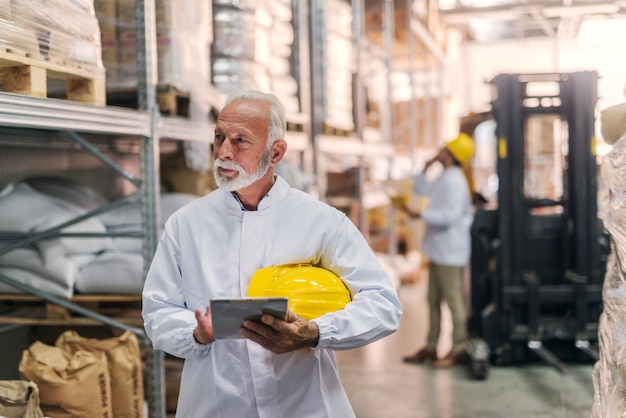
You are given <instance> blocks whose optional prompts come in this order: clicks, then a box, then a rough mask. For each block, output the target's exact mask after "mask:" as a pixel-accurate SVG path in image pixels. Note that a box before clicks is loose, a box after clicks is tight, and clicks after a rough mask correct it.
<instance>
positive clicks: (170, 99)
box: [107, 84, 191, 117]
mask: <svg viewBox="0 0 626 418" xmlns="http://www.w3.org/2000/svg"><path fill="white" fill-rule="evenodd" d="M156 96H157V104H158V105H159V111H160V112H161V114H162V115H166V116H183V117H189V106H190V102H191V94H190V93H189V92H184V91H181V90H179V89H178V88H176V87H174V86H172V85H169V84H163V85H158V86H157V88H156ZM107 104H109V105H111V106H122V107H128V108H131V109H137V108H138V107H139V104H138V98H137V88H135V87H115V86H112V87H111V86H110V87H108V88H107Z"/></svg>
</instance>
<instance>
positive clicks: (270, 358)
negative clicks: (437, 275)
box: [143, 91, 401, 418]
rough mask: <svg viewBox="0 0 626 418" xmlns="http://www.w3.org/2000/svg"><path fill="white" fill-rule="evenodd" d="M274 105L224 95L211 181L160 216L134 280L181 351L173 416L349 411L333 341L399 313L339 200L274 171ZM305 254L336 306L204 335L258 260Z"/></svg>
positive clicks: (355, 343) (383, 325)
mask: <svg viewBox="0 0 626 418" xmlns="http://www.w3.org/2000/svg"><path fill="white" fill-rule="evenodd" d="M285 126H286V122H285V111H284V108H283V106H282V105H281V104H280V102H279V101H278V100H277V99H276V98H275V97H274V96H273V95H270V94H264V93H260V92H257V91H248V92H244V93H239V94H235V95H232V96H231V97H229V99H228V100H227V104H226V105H225V106H224V108H223V109H222V111H221V112H220V114H219V117H218V120H217V124H216V128H215V138H214V157H215V164H214V174H215V180H216V184H217V185H218V189H217V190H215V191H213V192H212V193H210V194H209V195H207V196H205V197H203V198H201V199H198V200H197V201H194V202H192V203H190V204H188V205H187V206H185V207H183V208H182V209H180V210H179V211H178V212H177V213H175V214H174V215H173V216H171V217H170V218H169V220H168V221H167V223H166V225H165V229H164V232H163V236H162V238H161V240H160V242H159V245H158V247H157V251H156V253H155V255H154V259H153V261H152V264H151V267H150V270H149V273H148V276H147V278H146V283H145V287H144V291H143V317H144V321H145V329H146V332H147V334H148V336H149V337H150V339H151V340H152V342H153V345H154V348H155V349H158V350H163V351H165V352H167V353H170V354H171V355H174V356H176V357H180V358H183V359H185V364H184V368H183V374H182V381H181V387H180V394H179V401H178V407H177V414H176V416H177V417H193V418H198V417H218V416H219V417H272V418H273V417H307V418H310V417H341V418H345V417H351V416H354V413H353V411H352V407H351V406H350V403H349V400H348V398H347V396H346V394H345V392H344V390H343V388H342V386H341V382H340V379H339V375H338V371H337V365H336V362H335V357H334V354H333V350H348V349H352V348H357V347H361V346H363V345H366V344H368V343H371V342H373V341H376V340H378V339H380V338H382V337H384V336H386V335H388V334H390V333H392V332H394V331H395V330H396V329H397V327H398V324H399V320H400V317H401V306H400V302H399V300H398V297H397V293H396V291H395V288H394V286H393V284H392V282H391V280H390V279H389V277H388V275H387V274H386V272H385V271H384V270H383V268H382V266H381V264H380V263H379V262H378V260H377V259H376V257H375V256H374V254H373V253H372V251H371V249H370V247H369V246H368V244H367V242H366V241H365V239H364V238H363V236H362V235H361V234H360V232H359V231H358V229H357V228H356V227H355V226H354V225H353V224H352V223H351V221H350V220H349V219H348V218H347V217H346V216H345V215H344V214H343V213H341V212H340V211H338V210H336V209H334V208H332V207H330V206H328V205H326V204H324V203H322V202H320V201H318V200H316V199H314V198H313V197H311V196H310V195H308V194H306V193H304V192H302V191H299V190H296V189H293V188H290V187H289V186H288V185H287V183H286V182H285V181H284V180H283V179H281V178H280V177H278V176H275V175H274V167H275V166H276V165H277V164H278V163H279V162H280V161H281V159H282V158H283V156H284V155H285V152H286V149H287V143H286V142H285V140H284V135H285ZM291 263H305V264H311V265H313V266H317V267H321V268H324V269H326V270H329V271H331V272H333V273H334V274H336V275H337V276H339V277H340V278H341V280H342V281H343V283H344V284H345V285H346V287H347V289H348V290H349V292H350V295H351V301H350V302H349V303H348V304H347V305H346V306H345V308H344V309H341V310H338V311H335V312H330V313H326V314H324V315H322V316H320V317H317V318H314V319H311V320H306V319H304V318H303V317H301V316H299V315H296V314H295V313H294V312H291V311H290V312H288V314H287V316H286V318H285V319H284V320H281V319H279V318H275V317H273V316H270V315H264V316H263V318H262V322H261V323H259V322H253V321H246V322H244V323H243V325H242V328H241V333H242V335H243V336H244V337H245V338H244V339H227V340H222V339H220V340H215V338H214V336H213V326H212V321H211V315H210V311H209V309H208V305H209V302H210V300H211V299H213V298H223V297H241V296H245V295H246V290H247V288H248V285H249V282H250V279H251V277H252V276H253V275H254V273H255V272H256V271H257V270H259V269H262V268H265V267H269V266H278V265H283V264H291Z"/></svg>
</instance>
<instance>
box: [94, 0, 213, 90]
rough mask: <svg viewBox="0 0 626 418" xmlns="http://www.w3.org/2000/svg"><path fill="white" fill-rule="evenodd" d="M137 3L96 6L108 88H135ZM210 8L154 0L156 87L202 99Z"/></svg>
mask: <svg viewBox="0 0 626 418" xmlns="http://www.w3.org/2000/svg"><path fill="white" fill-rule="evenodd" d="M135 3H136V1H135V0H95V9H96V15H97V17H98V20H99V22H100V27H101V30H102V48H103V51H102V55H103V60H104V65H105V67H106V69H107V88H113V89H114V88H122V87H131V88H134V87H136V86H137V82H138V75H139V73H138V66H137V19H136V10H135V8H136V5H135ZM211 10H212V9H211V2H207V1H205V0H177V1H174V0H156V2H155V14H156V35H157V72H158V82H159V84H162V85H170V86H174V87H176V88H178V89H179V90H181V91H184V92H191V91H192V90H193V92H194V93H197V94H204V98H206V94H207V93H206V92H204V93H203V90H206V89H201V88H200V87H201V86H202V85H203V84H201V83H203V82H205V81H206V83H205V84H204V85H205V86H207V89H208V85H209V79H208V71H209V64H208V61H209V55H208V54H209V51H208V48H209V44H210V42H211V39H212V30H211V28H212V18H211Z"/></svg>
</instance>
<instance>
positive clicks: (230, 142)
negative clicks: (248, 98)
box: [213, 101, 271, 191]
mask: <svg viewBox="0 0 626 418" xmlns="http://www.w3.org/2000/svg"><path fill="white" fill-rule="evenodd" d="M268 127H269V104H267V103H265V102H261V101H258V102H234V103H231V104H229V105H226V106H225V107H224V109H222V111H221V112H220V114H219V117H218V119H217V123H216V126H215V139H214V141H213V156H214V158H215V164H214V167H213V174H214V176H215V183H216V184H217V186H218V187H220V188H222V189H224V190H227V191H236V190H241V189H244V188H246V187H248V186H250V185H252V184H253V183H255V182H256V181H258V180H259V179H261V178H262V177H263V176H264V175H265V174H266V173H267V171H268V169H269V167H270V160H271V150H269V149H268V148H267V136H268Z"/></svg>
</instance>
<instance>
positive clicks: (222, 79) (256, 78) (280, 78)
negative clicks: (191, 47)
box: [211, 0, 301, 113]
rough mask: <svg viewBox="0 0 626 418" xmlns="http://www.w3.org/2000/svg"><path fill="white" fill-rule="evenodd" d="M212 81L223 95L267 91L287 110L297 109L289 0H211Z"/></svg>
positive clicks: (292, 31) (297, 110) (298, 108)
mask: <svg viewBox="0 0 626 418" xmlns="http://www.w3.org/2000/svg"><path fill="white" fill-rule="evenodd" d="M213 19H214V25H213V28H214V42H213V45H212V49H211V65H212V70H211V74H212V81H213V84H214V85H215V87H216V88H217V89H218V90H219V91H221V92H222V93H224V94H229V93H232V92H234V91H238V90H246V89H257V90H261V91H266V92H271V93H272V94H274V95H276V96H277V97H278V98H279V99H280V101H281V102H282V103H283V104H284V105H285V108H286V110H287V113H298V112H300V110H301V109H300V103H299V100H298V84H297V81H296V78H295V77H294V68H292V66H291V60H292V59H293V43H294V41H295V36H294V29H293V13H292V10H291V2H290V1H289V0H263V1H256V2H251V1H234V0H214V1H213Z"/></svg>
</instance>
